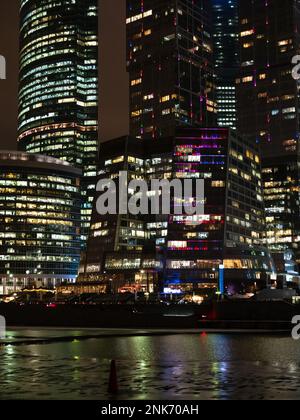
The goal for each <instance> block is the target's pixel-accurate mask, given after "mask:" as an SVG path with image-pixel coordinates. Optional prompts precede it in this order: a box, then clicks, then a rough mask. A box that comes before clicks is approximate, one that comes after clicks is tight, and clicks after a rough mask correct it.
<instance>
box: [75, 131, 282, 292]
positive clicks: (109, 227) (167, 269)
mask: <svg viewBox="0 0 300 420" xmlns="http://www.w3.org/2000/svg"><path fill="white" fill-rule="evenodd" d="M100 167H101V170H100V173H99V180H101V179H105V180H108V179H112V180H114V181H116V182H117V183H118V180H119V173H120V171H127V174H128V175H127V176H128V180H129V181H130V180H132V179H144V180H145V181H146V182H147V184H148V186H149V191H150V193H149V197H151V196H153V194H154V191H151V188H150V186H151V180H153V179H159V180H162V179H164V180H170V181H172V180H174V179H177V180H185V179H193V180H196V179H203V180H204V183H205V208H204V210H205V211H204V214H203V215H194V216H191V215H187V214H185V213H183V214H182V215H179V214H174V213H175V212H174V207H173V204H172V211H171V214H167V215H163V214H161V215H153V214H149V215H141V214H139V215H137V216H134V215H132V214H129V212H128V214H124V215H120V214H106V215H100V214H99V213H98V212H97V209H96V206H95V208H94V213H93V221H92V226H91V234H90V239H89V242H88V252H87V259H86V262H85V265H84V267H82V272H81V276H80V277H81V279H83V280H87V281H89V282H97V281H98V282H99V287H102V288H103V290H105V287H109V288H111V286H112V288H113V290H114V291H117V290H131V291H133V290H144V291H149V292H152V291H154V290H160V291H164V290H166V291H170V290H174V291H176V290H177V291H181V292H182V293H185V292H199V291H200V292H201V293H204V294H207V293H210V292H212V291H213V290H217V288H218V287H219V270H220V268H221V267H222V266H223V265H224V270H225V282H226V284H225V285H226V286H227V288H228V289H229V290H230V291H233V290H235V291H237V292H239V291H244V290H253V289H254V288H255V286H257V287H264V286H265V285H266V282H267V279H268V277H270V276H271V275H272V274H273V273H274V266H273V263H272V259H271V258H270V255H269V253H268V251H267V249H266V248H264V247H263V244H262V234H263V231H264V205H263V199H262V184H261V170H260V158H259V153H258V148H257V147H256V146H253V145H252V144H251V143H248V142H246V141H243V140H242V139H241V138H240V137H238V136H237V135H236V133H235V132H234V131H231V130H229V129H226V128H225V129H221V128H215V129H212V128H211V129H204V128H202V129H201V128H180V129H177V131H176V136H174V137H169V138H163V139H162V141H159V142H155V141H152V140H151V139H149V140H145V141H144V142H141V141H140V140H138V139H134V138H131V137H123V138H120V139H114V140H112V141H110V142H108V143H106V144H103V147H102V153H101V163H100ZM129 190H130V188H129ZM129 196H130V194H129ZM174 202H175V203H177V201H173V203H174ZM95 204H96V203H95Z"/></svg>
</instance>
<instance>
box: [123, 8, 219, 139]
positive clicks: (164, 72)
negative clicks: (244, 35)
mask: <svg viewBox="0 0 300 420" xmlns="http://www.w3.org/2000/svg"><path fill="white" fill-rule="evenodd" d="M210 19H211V15H210V5H209V2H208V1H207V0H196V1H192V0H163V1H162V0H127V22H126V23H127V48H128V53H127V55H128V72H129V76H130V134H131V135H132V136H134V137H137V138H158V137H162V136H172V135H174V134H175V127H176V126H193V125H198V126H210V125H215V123H216V107H215V102H214V100H215V97H214V96H215V95H214V94H215V88H214V70H213V39H212V35H211V25H210V23H211V22H210Z"/></svg>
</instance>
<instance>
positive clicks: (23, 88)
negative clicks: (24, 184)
mask: <svg viewBox="0 0 300 420" xmlns="http://www.w3.org/2000/svg"><path fill="white" fill-rule="evenodd" d="M97 3H98V2H97V0H21V9H20V17H21V22H20V25H21V26H20V84H19V138H18V140H19V148H20V149H21V150H23V151H26V152H28V153H38V154H43V155H48V156H52V157H55V158H58V159H61V160H64V161H67V162H69V163H71V164H72V165H73V166H75V167H78V168H80V169H82V171H83V177H82V187H81V191H82V209H81V217H82V232H81V234H82V243H83V245H84V244H85V239H86V236H87V234H88V230H89V225H90V216H91V211H92V201H93V193H94V184H95V175H96V160H97V152H98V6H97Z"/></svg>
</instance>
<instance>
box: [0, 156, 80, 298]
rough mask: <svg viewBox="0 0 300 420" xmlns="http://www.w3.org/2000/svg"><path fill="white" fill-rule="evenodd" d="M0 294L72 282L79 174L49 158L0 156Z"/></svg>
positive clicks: (75, 267)
mask: <svg viewBox="0 0 300 420" xmlns="http://www.w3.org/2000/svg"><path fill="white" fill-rule="evenodd" d="M0 167H1V173H0V294H9V293H13V292H16V291H19V290H21V289H23V288H24V287H30V286H43V287H54V286H57V285H58V284H60V283H61V282H71V283H72V282H75V280H76V277H77V273H78V265H79V260H80V248H81V247H80V242H81V241H80V203H81V198H80V178H81V170H80V169H78V168H74V167H73V166H71V165H70V164H69V163H67V162H62V161H60V160H58V159H54V158H51V157H48V156H41V155H32V154H27V153H22V152H6V151H2V152H0Z"/></svg>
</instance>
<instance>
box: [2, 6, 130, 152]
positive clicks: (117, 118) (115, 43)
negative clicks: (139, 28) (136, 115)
mask: <svg viewBox="0 0 300 420" xmlns="http://www.w3.org/2000/svg"><path fill="white" fill-rule="evenodd" d="M18 5H19V1H18V0H0V55H3V56H5V58H6V60H7V80H0V149H15V148H16V131H17V89H18V27H19V22H18V20H19V12H18ZM100 8H101V9H100V10H101V13H100V48H99V51H100V57H99V59H100V68H101V72H100V92H99V96H100V116H99V120H100V139H101V141H105V140H108V139H110V138H113V137H117V136H120V135H123V134H127V133H128V76H127V73H126V52H125V50H126V38H125V30H126V29H125V1H124V0H113V1H112V0H100Z"/></svg>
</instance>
